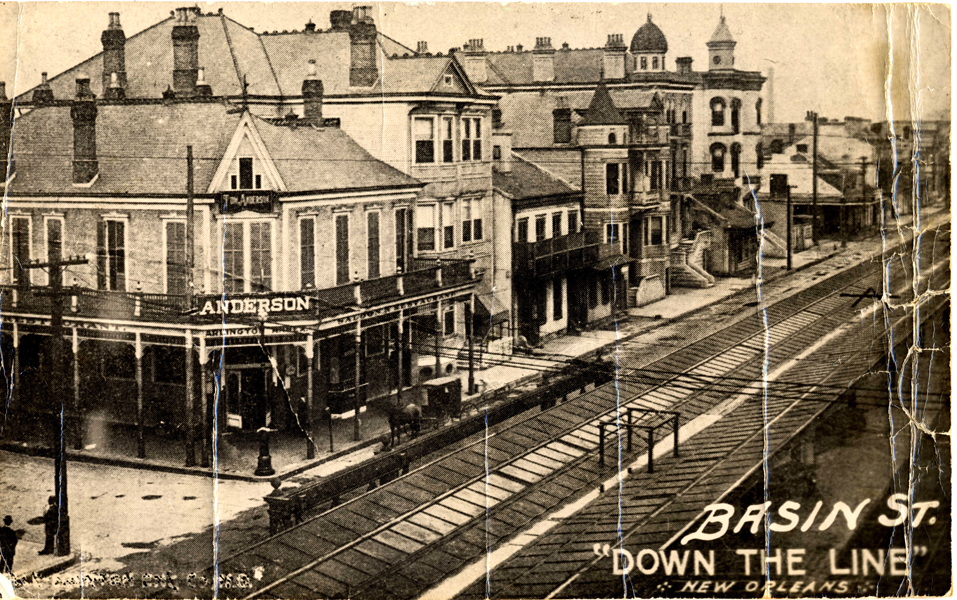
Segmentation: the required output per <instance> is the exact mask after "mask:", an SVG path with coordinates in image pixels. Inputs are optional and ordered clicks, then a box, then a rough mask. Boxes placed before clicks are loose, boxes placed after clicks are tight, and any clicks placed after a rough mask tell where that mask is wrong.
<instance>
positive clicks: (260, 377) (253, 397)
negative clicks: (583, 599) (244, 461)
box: [224, 364, 271, 431]
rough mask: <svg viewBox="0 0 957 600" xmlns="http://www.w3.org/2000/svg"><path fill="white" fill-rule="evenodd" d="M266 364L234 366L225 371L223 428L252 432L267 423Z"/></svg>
mask: <svg viewBox="0 0 957 600" xmlns="http://www.w3.org/2000/svg"><path fill="white" fill-rule="evenodd" d="M268 366H269V365H268V364H250V365H235V366H229V367H227V368H226V385H225V386H224V392H225V396H226V398H225V400H226V426H227V427H229V428H230V429H239V430H243V431H255V430H256V429H259V428H260V427H266V426H267V425H268V424H269V421H270V420H271V419H270V416H271V415H270V398H269V377H268V376H267V374H266V373H267V372H266V369H267V367H268Z"/></svg>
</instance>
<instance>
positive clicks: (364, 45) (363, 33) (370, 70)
mask: <svg viewBox="0 0 957 600" xmlns="http://www.w3.org/2000/svg"><path fill="white" fill-rule="evenodd" d="M371 12H372V7H371V6H356V7H355V8H353V9H352V23H351V25H350V26H349V41H350V49H351V55H352V62H351V64H350V67H349V85H351V86H352V87H372V86H373V85H375V82H376V81H377V80H378V79H379V70H378V69H377V68H376V29H375V21H373V20H372V16H371V14H370V13H371Z"/></svg>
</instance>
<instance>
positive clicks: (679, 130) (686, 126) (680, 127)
mask: <svg viewBox="0 0 957 600" xmlns="http://www.w3.org/2000/svg"><path fill="white" fill-rule="evenodd" d="M671 137H691V123H672V124H671Z"/></svg>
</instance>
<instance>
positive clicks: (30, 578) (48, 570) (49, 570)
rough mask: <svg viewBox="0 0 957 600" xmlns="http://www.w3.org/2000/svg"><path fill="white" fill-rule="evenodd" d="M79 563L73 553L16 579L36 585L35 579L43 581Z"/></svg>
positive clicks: (76, 555)
mask: <svg viewBox="0 0 957 600" xmlns="http://www.w3.org/2000/svg"><path fill="white" fill-rule="evenodd" d="M79 561H80V555H79V553H76V552H74V553H73V554H71V555H70V556H66V557H64V558H63V559H61V560H58V561H57V562H55V563H53V564H52V565H48V566H46V567H43V568H42V569H37V570H35V571H33V572H31V573H27V574H26V575H24V576H23V577H17V579H18V580H22V581H26V582H28V583H36V580H37V579H43V578H45V577H49V576H50V575H53V574H54V573H59V572H60V571H65V570H67V569H69V568H70V567H72V566H73V565H75V564H76V563H78V562H79Z"/></svg>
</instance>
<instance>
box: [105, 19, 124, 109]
mask: <svg viewBox="0 0 957 600" xmlns="http://www.w3.org/2000/svg"><path fill="white" fill-rule="evenodd" d="M100 41H101V42H102V43H103V89H104V90H107V89H109V88H110V86H111V84H112V79H113V74H114V73H116V80H117V83H118V84H119V87H120V88H123V89H125V88H126V34H124V33H123V28H122V27H121V26H120V13H118V12H111V13H110V24H109V25H107V27H106V29H105V30H103V34H102V35H100Z"/></svg>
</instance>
